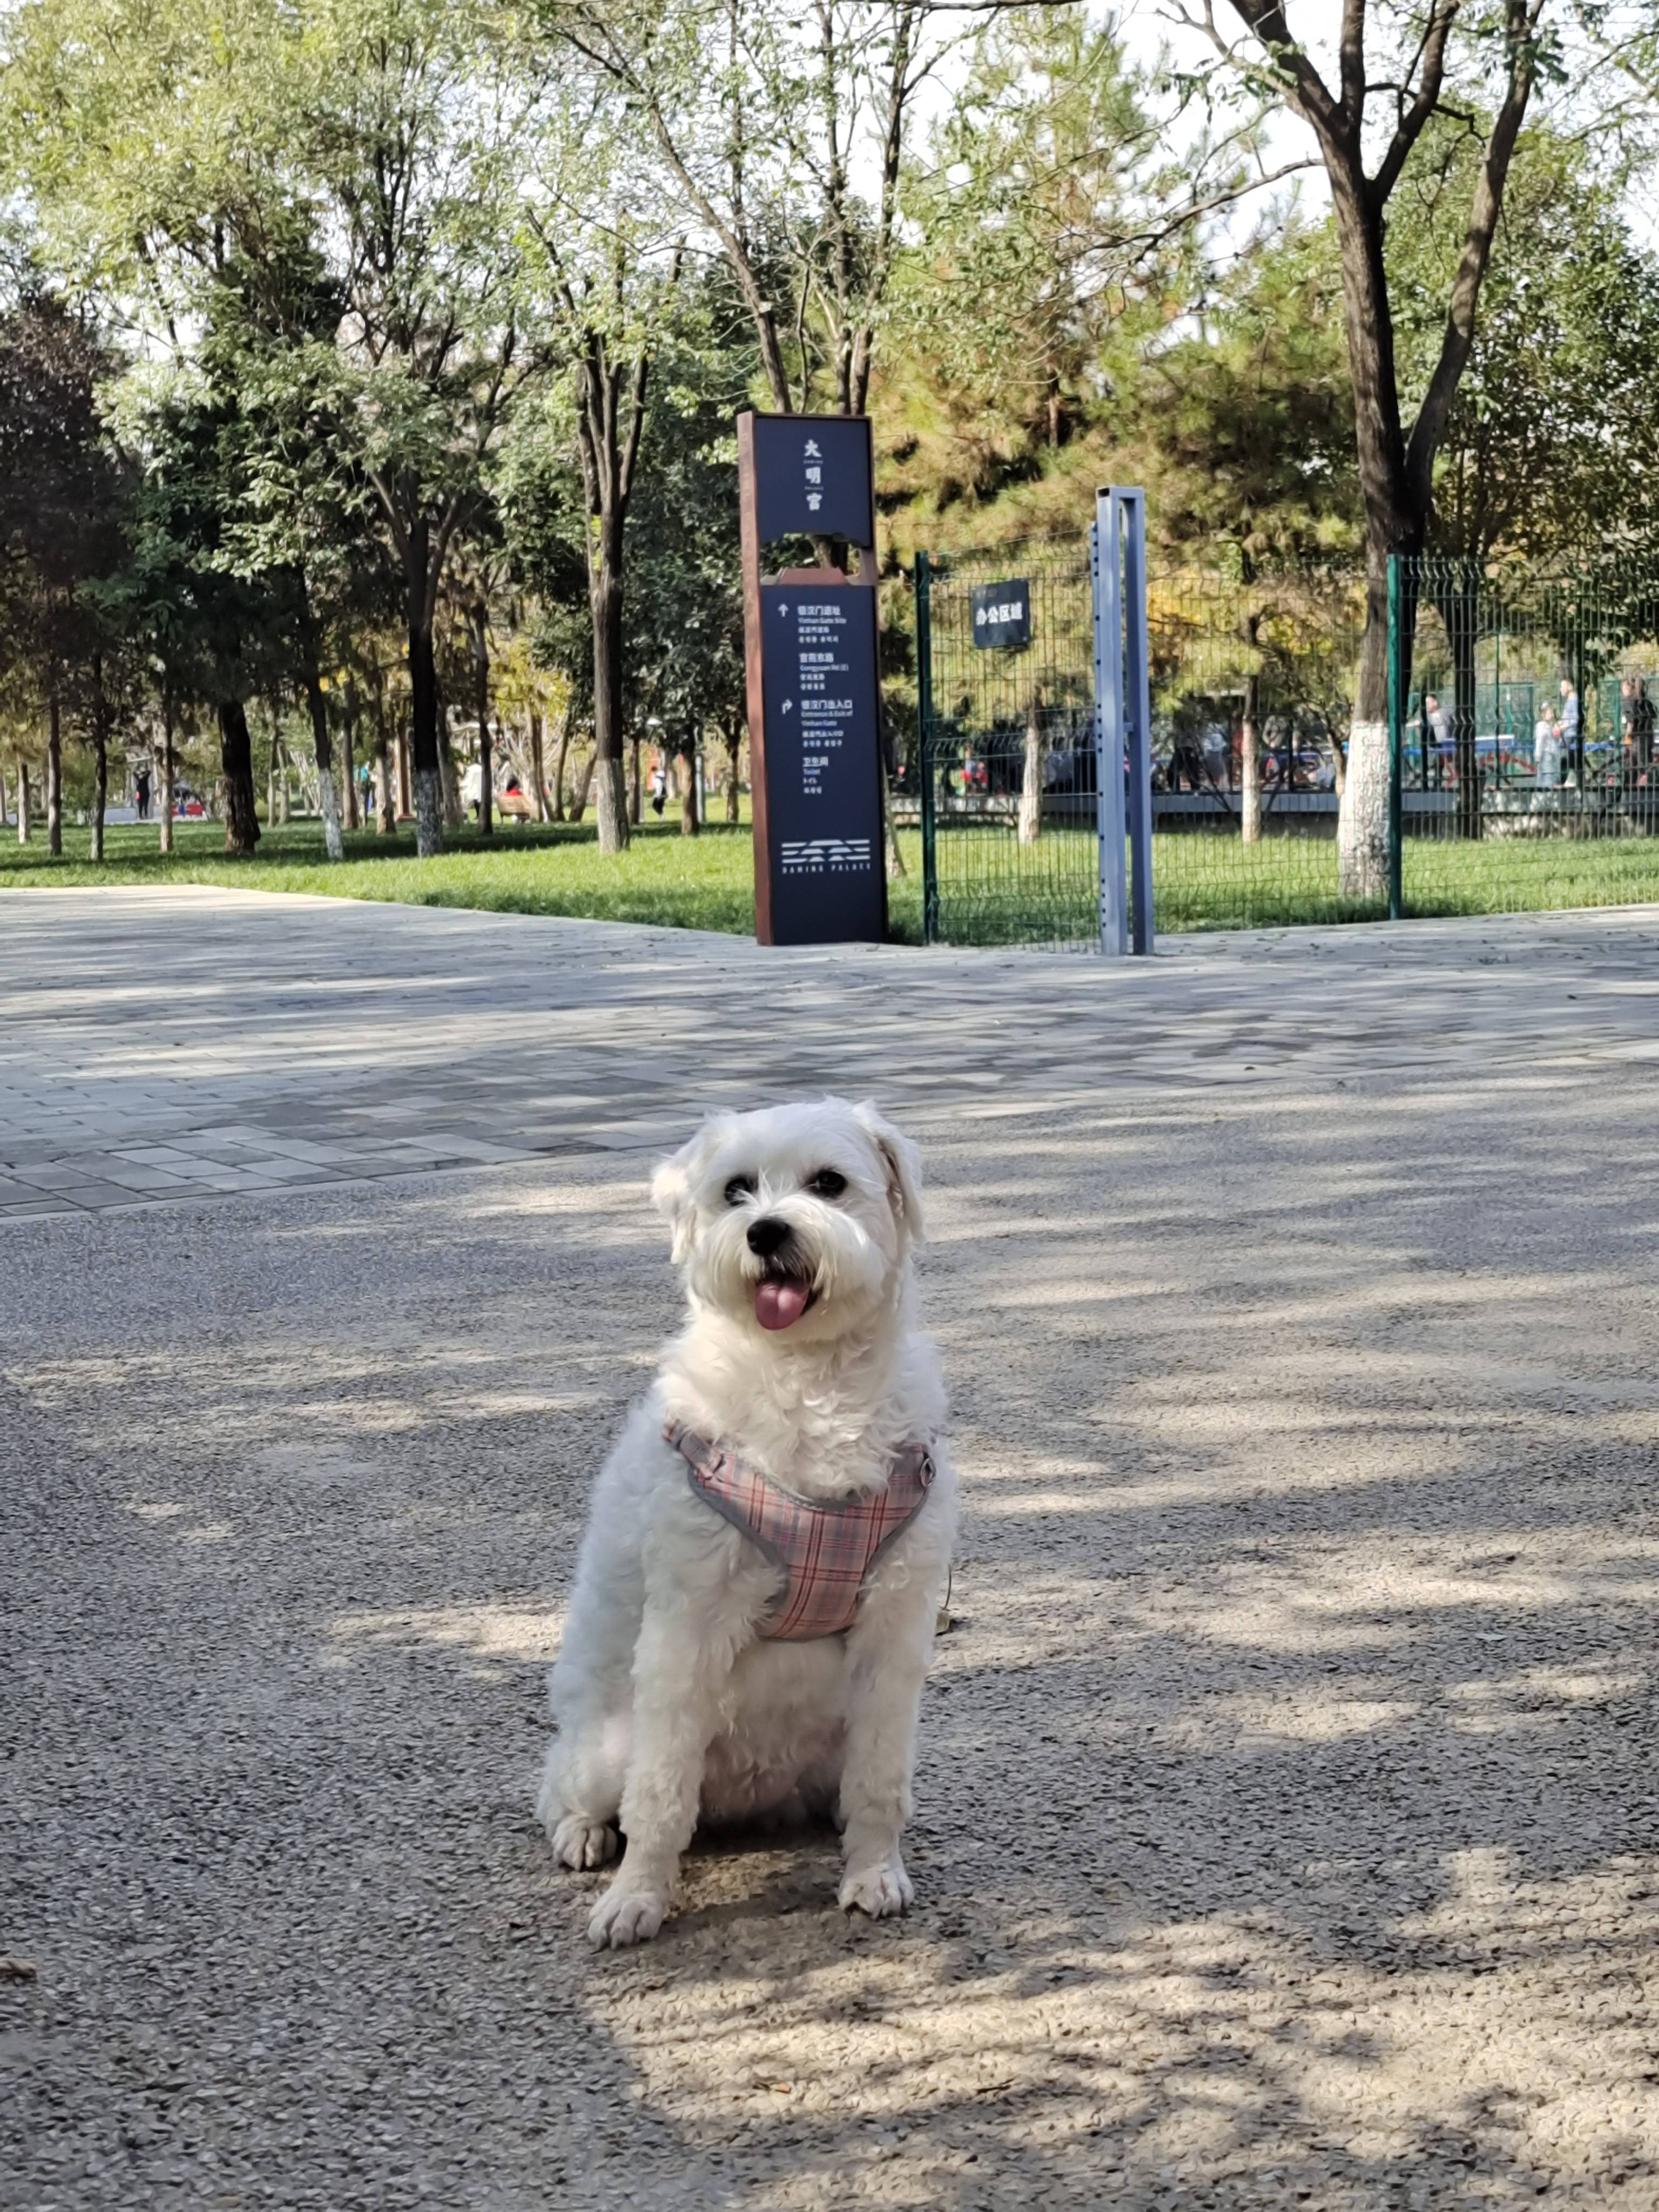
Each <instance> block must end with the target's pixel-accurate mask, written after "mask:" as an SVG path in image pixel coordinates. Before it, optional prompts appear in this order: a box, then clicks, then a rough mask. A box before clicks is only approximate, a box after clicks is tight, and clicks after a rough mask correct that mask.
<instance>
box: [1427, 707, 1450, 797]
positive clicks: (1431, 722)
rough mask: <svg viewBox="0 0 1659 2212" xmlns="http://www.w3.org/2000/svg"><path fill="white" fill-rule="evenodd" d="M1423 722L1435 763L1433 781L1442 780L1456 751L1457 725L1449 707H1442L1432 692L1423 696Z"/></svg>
mask: <svg viewBox="0 0 1659 2212" xmlns="http://www.w3.org/2000/svg"><path fill="white" fill-rule="evenodd" d="M1423 721H1424V726H1425V728H1426V730H1427V732H1428V746H1429V750H1430V751H1431V753H1432V754H1433V756H1434V758H1435V763H1436V771H1437V772H1436V775H1435V781H1436V783H1437V784H1438V783H1439V782H1441V781H1443V778H1444V775H1445V773H1446V769H1447V768H1448V767H1449V765H1450V763H1451V762H1452V759H1453V757H1454V756H1455V752H1456V750H1457V725H1456V723H1455V720H1453V719H1452V711H1451V708H1449V707H1443V706H1442V705H1441V703H1440V702H1439V700H1438V699H1437V697H1436V696H1435V694H1434V693H1433V692H1432V691H1425V693H1424V694H1423Z"/></svg>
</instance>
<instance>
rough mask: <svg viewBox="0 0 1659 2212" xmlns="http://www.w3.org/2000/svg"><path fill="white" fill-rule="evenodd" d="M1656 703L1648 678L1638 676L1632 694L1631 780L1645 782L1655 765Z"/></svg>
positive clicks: (1639, 782)
mask: <svg viewBox="0 0 1659 2212" xmlns="http://www.w3.org/2000/svg"><path fill="white" fill-rule="evenodd" d="M1655 720H1656V714H1655V710H1654V704H1653V702H1652V700H1651V699H1650V698H1649V696H1648V679H1647V678H1646V677H1645V676H1638V678H1636V680H1635V686H1634V689H1633V690H1632V694H1631V705H1630V750H1631V763H1630V764H1631V780H1632V782H1634V783H1638V784H1645V783H1646V781H1647V780H1648V771H1649V770H1650V769H1651V768H1652V766H1653V731H1654V723H1655Z"/></svg>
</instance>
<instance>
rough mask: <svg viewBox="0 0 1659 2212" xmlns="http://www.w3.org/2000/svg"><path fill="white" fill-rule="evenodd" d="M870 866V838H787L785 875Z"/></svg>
mask: <svg viewBox="0 0 1659 2212" xmlns="http://www.w3.org/2000/svg"><path fill="white" fill-rule="evenodd" d="M782 866H783V871H784V873H785V874H786V875H793V874H799V873H801V872H805V871H807V870H811V871H813V872H820V871H829V872H839V871H841V870H843V869H848V868H867V867H868V866H870V840H869V838H867V837H786V838H785V839H784V840H783V854H782Z"/></svg>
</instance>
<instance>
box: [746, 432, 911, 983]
mask: <svg viewBox="0 0 1659 2212" xmlns="http://www.w3.org/2000/svg"><path fill="white" fill-rule="evenodd" d="M738 507H739V512H740V518H741V522H742V535H743V612H744V648H745V657H746V660H747V674H748V702H749V769H750V790H751V792H752V793H753V810H754V824H755V934H756V936H757V939H759V941H760V942H761V943H762V944H763V945H832V944H840V943H845V942H847V941H848V940H858V941H863V942H867V943H868V942H875V943H878V942H879V941H880V940H881V939H883V938H884V937H885V936H886V934H887V871H886V866H885V854H884V849H883V831H882V809H881V776H882V757H881V693H880V684H879V679H878V658H877V655H878V624H877V619H876V590H875V576H876V562H875V534H876V532H875V489H874V475H873V470H872V449H871V442H870V424H869V421H868V419H867V417H866V416H845V415H750V414H744V415H739V416H738ZM800 536H807V537H815V538H842V539H845V540H846V541H847V542H848V544H849V545H850V546H851V547H854V548H855V549H856V550H857V551H858V555H859V571H858V576H857V579H856V580H854V579H852V578H850V577H848V575H847V574H845V573H844V572H843V571H842V569H840V568H822V567H820V568H786V569H784V570H783V571H782V573H781V574H780V575H779V576H777V577H776V578H775V579H774V580H771V581H770V582H767V583H763V582H762V580H761V549H762V547H763V544H766V543H767V542H768V541H769V540H771V539H775V538H787V537H800Z"/></svg>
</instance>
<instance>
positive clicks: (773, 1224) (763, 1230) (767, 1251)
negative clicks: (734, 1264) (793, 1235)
mask: <svg viewBox="0 0 1659 2212" xmlns="http://www.w3.org/2000/svg"><path fill="white" fill-rule="evenodd" d="M788 1242H789V1224H788V1223H787V1221H780V1220H779V1219H778V1218H777V1217H776V1216H775V1214H770V1213H763V1214H762V1216H761V1218H760V1219H759V1220H758V1221H751V1222H750V1225H749V1249H750V1251H751V1252H758V1253H759V1255H760V1256H761V1258H762V1259H763V1260H769V1259H770V1258H771V1256H772V1255H773V1254H774V1253H775V1252H777V1251H781V1249H782V1248H783V1247H784V1245H786V1244H787V1243H788Z"/></svg>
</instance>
